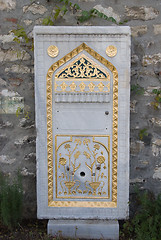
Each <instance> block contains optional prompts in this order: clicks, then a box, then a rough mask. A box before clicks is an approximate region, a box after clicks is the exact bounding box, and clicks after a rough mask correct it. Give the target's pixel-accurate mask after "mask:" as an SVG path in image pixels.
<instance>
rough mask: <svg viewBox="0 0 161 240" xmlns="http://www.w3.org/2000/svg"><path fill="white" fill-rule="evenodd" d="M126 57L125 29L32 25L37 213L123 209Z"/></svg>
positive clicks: (77, 214) (72, 214)
mask: <svg viewBox="0 0 161 240" xmlns="http://www.w3.org/2000/svg"><path fill="white" fill-rule="evenodd" d="M37 43H38V44H39V43H41V49H39V47H38V46H37ZM42 55H43V58H42ZM40 56H41V58H40ZM129 62H130V30H129V28H128V27H80V28H79V27H51V28H50V27H47V28H45V27H36V28H35V63H36V67H35V74H36V75H35V96H36V126H37V129H38V131H37V169H38V172H37V179H38V181H37V182H38V183H37V185H38V187H37V189H38V197H37V199H38V215H39V216H40V218H43V217H45V218H47V217H49V218H53V217H54V218H79V219H88V218H89V216H90V218H91V219H96V218H103V219H107V218H111V219H115V218H124V217H126V216H127V215H128V201H129V199H128V193H129V155H128V152H129V100H130V98H129V93H130V91H129V90H130V86H129V82H130V81H129V79H130V78H129V76H130V64H129ZM125 103H126V104H125ZM122 116H124V118H123V117H122Z"/></svg>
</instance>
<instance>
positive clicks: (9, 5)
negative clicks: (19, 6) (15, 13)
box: [0, 0, 16, 12]
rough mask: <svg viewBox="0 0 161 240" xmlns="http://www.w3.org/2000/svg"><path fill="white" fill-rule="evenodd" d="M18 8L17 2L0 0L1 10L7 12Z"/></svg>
mask: <svg viewBox="0 0 161 240" xmlns="http://www.w3.org/2000/svg"><path fill="white" fill-rule="evenodd" d="M15 8H16V1H15V0H0V10H6V11H7V12H8V11H10V10H12V9H15Z"/></svg>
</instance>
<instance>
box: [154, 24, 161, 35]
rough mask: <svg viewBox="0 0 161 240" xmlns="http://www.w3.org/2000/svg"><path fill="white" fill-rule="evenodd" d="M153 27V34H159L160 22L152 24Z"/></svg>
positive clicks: (160, 31)
mask: <svg viewBox="0 0 161 240" xmlns="http://www.w3.org/2000/svg"><path fill="white" fill-rule="evenodd" d="M153 27H154V34H155V35H157V34H161V24H156V25H153Z"/></svg>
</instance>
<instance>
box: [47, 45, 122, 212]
mask: <svg viewBox="0 0 161 240" xmlns="http://www.w3.org/2000/svg"><path fill="white" fill-rule="evenodd" d="M83 50H85V51H86V52H88V53H89V54H90V55H91V56H93V57H94V58H95V59H97V60H98V61H99V62H100V63H102V64H103V65H105V66H106V67H107V68H108V69H109V70H110V71H111V72H112V74H113V133H112V165H113V166H112V201H109V202H102V201H99V202H88V201H83V200H82V201H53V134H52V76H53V73H54V72H55V71H56V70H57V69H58V68H59V67H60V66H62V65H63V64H65V63H66V62H67V61H69V60H71V59H72V58H73V57H75V56H76V55H78V54H79V53H80V52H82V51H83ZM46 80H47V84H46V88H47V89H46V92H47V104H46V107H47V161H48V206H49V207H94V208H109V207H110V208H112V207H117V155H118V153H117V151H118V150H117V147H118V72H117V69H116V68H115V67H114V66H113V65H112V63H110V62H109V61H108V60H106V59H105V58H104V57H102V56H101V55H100V54H98V53H97V52H96V51H94V50H93V49H91V48H90V47H88V46H87V45H86V44H85V43H82V44H81V45H80V46H78V47H77V48H75V49H74V50H72V51H71V52H70V53H68V54H67V55H65V56H64V57H63V58H61V59H60V60H58V61H57V62H56V63H54V64H52V66H51V67H50V68H49V70H48V72H47V77H46Z"/></svg>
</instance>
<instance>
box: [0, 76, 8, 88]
mask: <svg viewBox="0 0 161 240" xmlns="http://www.w3.org/2000/svg"><path fill="white" fill-rule="evenodd" d="M0 86H1V87H6V86H7V83H6V81H4V80H3V79H2V78H0Z"/></svg>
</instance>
